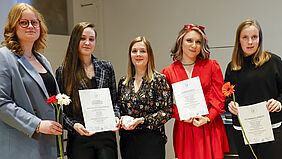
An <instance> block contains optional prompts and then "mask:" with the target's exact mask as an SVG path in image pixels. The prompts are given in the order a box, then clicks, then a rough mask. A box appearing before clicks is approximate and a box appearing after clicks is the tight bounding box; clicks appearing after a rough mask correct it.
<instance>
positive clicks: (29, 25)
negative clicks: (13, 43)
mask: <svg viewBox="0 0 282 159" xmlns="http://www.w3.org/2000/svg"><path fill="white" fill-rule="evenodd" d="M16 35H17V37H18V39H19V42H20V43H21V44H25V43H34V42H35V41H36V40H37V39H38V38H39V36H40V22H39V20H38V19H37V17H36V15H35V13H34V12H33V11H31V10H29V9H26V10H24V11H23V12H22V17H21V18H20V19H19V21H18V22H17V24H16Z"/></svg>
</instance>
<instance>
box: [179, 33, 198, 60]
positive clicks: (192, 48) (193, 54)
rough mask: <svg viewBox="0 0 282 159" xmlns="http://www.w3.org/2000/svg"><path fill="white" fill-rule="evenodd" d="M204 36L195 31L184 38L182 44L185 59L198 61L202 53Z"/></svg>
mask: <svg viewBox="0 0 282 159" xmlns="http://www.w3.org/2000/svg"><path fill="white" fill-rule="evenodd" d="M201 43H202V36H201V34H200V33H198V32H197V31H195V30H191V31H189V32H188V33H187V34H186V35H185V36H184V37H183V42H182V50H183V57H182V58H189V59H190V60H192V61H194V60H196V58H197V56H198V55H199V53H200V52H201V46H202V45H201Z"/></svg>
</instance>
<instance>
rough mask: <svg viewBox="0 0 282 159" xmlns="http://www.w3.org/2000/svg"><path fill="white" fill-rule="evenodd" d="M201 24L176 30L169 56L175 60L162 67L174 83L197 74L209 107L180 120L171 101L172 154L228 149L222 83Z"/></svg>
mask: <svg viewBox="0 0 282 159" xmlns="http://www.w3.org/2000/svg"><path fill="white" fill-rule="evenodd" d="M207 42H208V40H207V36H206V35H205V32H204V27H202V26H197V25H185V26H184V27H183V28H182V30H181V31H180V32H179V35H178V38H177V40H176V44H175V47H174V48H173V49H172V50H171V56H172V58H173V60H174V61H175V62H174V63H172V64H171V65H170V66H168V67H166V68H164V69H163V70H162V73H163V74H164V75H166V80H167V82H168V83H169V84H170V85H171V84H173V83H176V82H179V81H183V80H186V79H189V78H193V77H197V76H198V77H199V78H200V81H201V85H202V89H203V92H204V96H205V100H206V103H207V107H208V110H209V114H207V115H206V116H195V117H192V118H188V119H186V120H180V118H179V114H178V110H177V107H176V105H175V104H174V105H173V106H174V110H173V117H174V118H175V119H176V120H175V123H174V130H173V145H174V151H175V157H176V158H178V159H222V158H223V157H224V153H225V152H229V146H228V141H227V137H226V131H225V127H224V124H223V122H222V119H221V117H220V114H221V113H223V112H224V109H223V108H224V100H225V97H224V95H223V94H222V92H221V88H222V85H223V84H224V80H223V76H222V72H221V69H220V66H219V64H218V63H217V62H216V61H215V60H210V59H209V55H210V51H209V47H208V44H207Z"/></svg>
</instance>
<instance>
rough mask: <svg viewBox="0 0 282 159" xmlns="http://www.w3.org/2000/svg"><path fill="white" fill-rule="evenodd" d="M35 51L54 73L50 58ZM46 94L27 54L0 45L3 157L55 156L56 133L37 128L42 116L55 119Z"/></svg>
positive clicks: (39, 158) (38, 158)
mask: <svg viewBox="0 0 282 159" xmlns="http://www.w3.org/2000/svg"><path fill="white" fill-rule="evenodd" d="M34 54H35V56H36V58H37V59H38V60H39V61H40V62H41V64H42V65H43V66H44V67H45V69H46V70H47V71H49V72H50V73H51V74H52V76H53V77H54V75H53V73H52V69H51V65H50V63H49V62H48V60H47V59H46V58H45V57H44V56H42V55H41V54H38V53H34ZM54 79H55V78H54ZM57 92H59V89H58V86H57ZM47 98H49V96H48V92H47V90H46V87H45V85H44V82H43V80H42V78H41V76H40V75H39V73H38V72H37V71H36V70H35V69H34V68H33V67H32V65H31V64H30V63H29V62H28V61H27V60H26V59H25V58H24V56H20V55H17V54H14V53H12V52H11V51H10V50H9V49H8V48H6V47H3V48H0V144H1V145H0V156H1V157H0V158H9V159H55V158H56V156H57V147H56V136H55V135H45V134H38V133H36V132H35V130H36V128H37V125H38V124H39V122H40V121H41V120H55V108H54V107H53V105H51V104H47V103H46V100H47Z"/></svg>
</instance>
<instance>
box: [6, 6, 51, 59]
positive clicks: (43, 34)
mask: <svg viewBox="0 0 282 159" xmlns="http://www.w3.org/2000/svg"><path fill="white" fill-rule="evenodd" d="M25 10H31V11H32V12H34V14H35V16H36V17H37V19H38V20H39V21H40V36H39V38H38V39H37V40H36V41H35V42H34V44H33V48H32V49H33V51H39V52H44V50H45V48H46V44H45V41H46V39H47V30H48V29H47V26H46V24H45V22H44V19H43V16H42V15H41V14H40V13H39V12H38V11H37V10H36V9H35V8H34V7H32V6H31V5H29V4H26V3H18V4H16V5H15V6H14V7H13V8H12V9H11V10H10V12H9V14H8V19H7V22H6V25H5V29H4V38H5V40H4V41H3V42H2V46H6V47H7V48H8V49H10V50H11V51H12V52H15V53H17V54H19V55H22V54H23V50H22V48H21V46H20V43H19V41H18V38H17V35H16V25H17V22H18V20H19V19H20V18H21V16H22V13H23V11H25Z"/></svg>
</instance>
